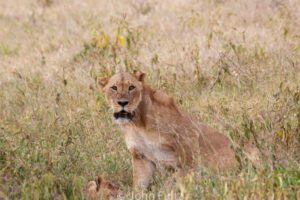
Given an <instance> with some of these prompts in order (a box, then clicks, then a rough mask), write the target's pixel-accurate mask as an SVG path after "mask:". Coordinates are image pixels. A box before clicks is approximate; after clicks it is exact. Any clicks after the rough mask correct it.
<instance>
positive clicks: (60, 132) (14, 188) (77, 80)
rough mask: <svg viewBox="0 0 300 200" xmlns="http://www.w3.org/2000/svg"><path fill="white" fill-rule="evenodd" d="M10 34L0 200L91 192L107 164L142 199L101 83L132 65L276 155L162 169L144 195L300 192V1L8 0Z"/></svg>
mask: <svg viewBox="0 0 300 200" xmlns="http://www.w3.org/2000/svg"><path fill="white" fill-rule="evenodd" d="M0 29H1V31H0V177H1V179H0V199H2V198H4V199H20V198H22V199H81V198H83V193H82V189H83V186H84V185H85V184H86V183H87V180H90V179H92V178H93V177H94V176H95V175H96V174H99V173H101V174H104V175H105V176H107V177H110V179H113V180H117V181H118V182H120V183H121V185H122V190H123V191H125V192H126V194H128V196H127V198H128V199H131V198H132V197H133V196H132V194H131V190H130V184H131V165H130V156H129V154H128V152H127V150H126V147H125V145H124V142H123V139H122V135H121V134H120V133H119V131H118V128H117V127H116V126H115V125H113V124H112V122H111V115H110V113H109V111H108V108H107V106H106V104H105V102H104V99H103V96H102V95H101V94H100V93H99V92H98V91H97V88H96V86H95V83H94V78H95V77H96V76H97V75H100V74H112V73H114V72H116V71H120V70H132V69H141V70H144V71H146V72H147V74H148V77H147V81H148V82H149V83H151V84H152V85H154V86H155V87H159V88H162V89H164V90H166V91H168V93H169V94H171V95H172V96H174V98H175V100H176V102H177V103H178V104H179V106H180V107H181V108H182V109H185V110H188V111H189V112H190V113H193V114H194V115H197V116H199V117H201V118H202V119H203V121H205V122H206V123H208V124H209V125H211V126H213V127H216V128H217V129H219V130H221V131H223V132H224V133H226V134H228V135H229V136H231V138H232V140H233V141H234V143H238V144H243V143H245V142H247V141H248V140H254V141H255V142H256V145H257V147H258V148H259V149H260V151H261V156H262V158H263V160H264V162H263V164H262V165H261V166H259V167H253V166H252V164H251V162H249V161H247V160H243V159H241V169H239V170H238V171H235V172H227V173H219V174H216V173H214V172H211V171H210V170H209V169H202V168H200V167H199V169H198V170H197V171H196V172H195V173H194V174H193V175H190V176H189V177H187V178H186V180H181V181H177V183H175V182H174V181H173V180H172V179H171V178H168V177H164V176H157V178H156V179H155V184H154V186H153V188H152V192H149V193H147V194H144V196H143V198H144V199H147V197H148V199H151V198H152V199H153V198H154V195H155V194H156V195H157V194H159V195H161V196H160V197H159V198H160V199H163V198H164V197H162V196H164V195H169V198H170V199H172V198H173V197H174V196H177V197H178V198H181V199H184V198H185V199H187V198H189V199H297V198H298V199H300V170H299V162H300V153H299V152H300V147H299V146H300V133H299V132H300V3H299V1H298V0H287V1H277V0H264V1H258V0H254V1H246V0H241V1H233V0H229V1H222V0H203V1H195V0H187V1H186V0H175V1H173V0H172V1H171V0H166V1H155V0H145V1H143V0H138V1H129V0H126V1H108V0H107V1H104V0H103V1H97V0H85V1H74V0H73V1H72V0H65V1H59V0H27V1H23V0H14V1H1V2H0ZM237 155H239V149H237ZM136 195H141V193H137V194H136ZM145 195H148V196H145ZM180 195H183V197H179V196H180ZM136 198H138V196H136Z"/></svg>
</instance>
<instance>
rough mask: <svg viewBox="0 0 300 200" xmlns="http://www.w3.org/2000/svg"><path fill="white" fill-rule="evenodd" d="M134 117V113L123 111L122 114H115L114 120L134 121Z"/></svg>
mask: <svg viewBox="0 0 300 200" xmlns="http://www.w3.org/2000/svg"><path fill="white" fill-rule="evenodd" d="M133 117H134V113H130V112H126V111H125V110H121V111H120V112H116V113H114V118H115V119H116V120H118V119H129V120H132V118H133Z"/></svg>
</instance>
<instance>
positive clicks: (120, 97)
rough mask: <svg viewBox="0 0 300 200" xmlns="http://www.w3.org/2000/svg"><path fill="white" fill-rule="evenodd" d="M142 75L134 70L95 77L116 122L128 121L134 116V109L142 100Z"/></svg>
mask: <svg viewBox="0 0 300 200" xmlns="http://www.w3.org/2000/svg"><path fill="white" fill-rule="evenodd" d="M144 75H145V74H144V73H142V72H139V71H135V72H134V73H127V72H123V73H118V74H115V75H113V76H112V77H110V78H107V77H98V78H97V83H98V84H99V85H100V87H101V88H102V91H103V92H104V95H105V98H106V101H107V102H108V104H109V105H110V107H111V108H112V110H113V113H114V114H113V117H114V119H115V121H116V122H117V123H128V122H130V121H131V120H132V119H133V118H134V116H135V110H136V109H137V107H138V105H139V104H140V102H141V100H142V92H143V79H144Z"/></svg>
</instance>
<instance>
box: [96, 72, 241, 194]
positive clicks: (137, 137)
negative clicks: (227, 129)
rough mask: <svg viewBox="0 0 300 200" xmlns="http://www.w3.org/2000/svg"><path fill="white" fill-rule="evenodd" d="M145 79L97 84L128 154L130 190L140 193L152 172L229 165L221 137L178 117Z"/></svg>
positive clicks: (135, 76) (119, 77) (132, 76)
mask: <svg viewBox="0 0 300 200" xmlns="http://www.w3.org/2000/svg"><path fill="white" fill-rule="evenodd" d="M144 77H145V74H144V73H142V72H139V71H135V72H134V73H126V72H124V73H118V74H115V75H113V76H112V77H110V78H107V77H99V78H98V79H97V83H98V84H99V85H100V87H101V88H102V91H103V93H104V95H105V98H106V100H107V102H108V104H109V105H110V107H111V108H112V110H113V119H114V121H115V122H116V123H117V124H119V125H120V128H121V131H122V132H123V134H124V137H125V141H126V145H127V147H128V149H129V151H130V152H131V155H132V165H133V186H134V187H140V188H143V189H146V188H148V187H149V185H150V183H151V181H152V175H153V172H154V170H155V169H156V168H160V167H167V168H171V169H173V170H174V171H177V172H179V173H185V172H186V171H188V170H189V169H191V168H193V166H195V164H198V163H200V164H203V165H205V166H214V167H215V168H225V167H228V166H231V165H234V164H235V162H236V161H235V154H234V151H233V150H232V149H231V148H230V147H229V145H230V143H229V140H228V138H227V137H226V136H224V135H223V134H221V133H219V132H217V131H216V130H214V129H212V128H210V127H208V126H207V125H205V124H203V123H201V122H199V121H197V120H196V119H194V118H192V117H191V116H189V115H188V114H186V113H184V112H182V111H181V110H180V109H179V108H178V107H177V106H176V105H175V103H174V101H173V100H172V98H170V97H169V96H168V95H167V94H166V93H164V92H163V91H160V90H154V89H152V88H151V87H149V86H147V85H146V84H145V83H144Z"/></svg>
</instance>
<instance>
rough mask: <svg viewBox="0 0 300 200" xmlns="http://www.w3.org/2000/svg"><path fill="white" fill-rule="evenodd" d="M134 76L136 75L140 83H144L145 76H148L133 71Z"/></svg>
mask: <svg viewBox="0 0 300 200" xmlns="http://www.w3.org/2000/svg"><path fill="white" fill-rule="evenodd" d="M133 74H134V76H135V77H136V78H137V79H138V80H139V81H141V82H143V81H144V79H145V75H146V74H145V73H144V72H141V71H137V70H134V71H133Z"/></svg>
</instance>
